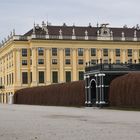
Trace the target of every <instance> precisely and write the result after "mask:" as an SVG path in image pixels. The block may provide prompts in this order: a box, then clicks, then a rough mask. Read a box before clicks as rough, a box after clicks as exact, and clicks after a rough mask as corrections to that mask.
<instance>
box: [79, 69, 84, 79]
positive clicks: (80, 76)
mask: <svg viewBox="0 0 140 140" xmlns="http://www.w3.org/2000/svg"><path fill="white" fill-rule="evenodd" d="M79 80H84V72H83V71H79Z"/></svg>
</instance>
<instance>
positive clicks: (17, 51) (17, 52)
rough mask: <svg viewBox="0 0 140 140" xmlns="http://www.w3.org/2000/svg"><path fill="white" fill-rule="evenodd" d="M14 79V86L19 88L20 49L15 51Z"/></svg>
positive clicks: (20, 81)
mask: <svg viewBox="0 0 140 140" xmlns="http://www.w3.org/2000/svg"><path fill="white" fill-rule="evenodd" d="M15 55H16V56H15V61H16V62H15V66H16V67H15V77H16V86H18V87H20V86H21V83H22V80H21V70H20V67H21V57H20V56H21V49H16V54H15Z"/></svg>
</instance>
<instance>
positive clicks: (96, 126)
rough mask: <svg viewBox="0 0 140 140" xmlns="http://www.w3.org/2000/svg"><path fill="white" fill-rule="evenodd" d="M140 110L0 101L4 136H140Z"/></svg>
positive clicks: (48, 139)
mask: <svg viewBox="0 0 140 140" xmlns="http://www.w3.org/2000/svg"><path fill="white" fill-rule="evenodd" d="M139 139H140V112H135V111H118V110H117V111H116V110H105V109H97V108H74V107H52V106H28V105H2V104H0V140H139Z"/></svg>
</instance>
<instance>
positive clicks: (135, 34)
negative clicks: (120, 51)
mask: <svg viewBox="0 0 140 140" xmlns="http://www.w3.org/2000/svg"><path fill="white" fill-rule="evenodd" d="M134 38H137V31H136V30H135V31H134Z"/></svg>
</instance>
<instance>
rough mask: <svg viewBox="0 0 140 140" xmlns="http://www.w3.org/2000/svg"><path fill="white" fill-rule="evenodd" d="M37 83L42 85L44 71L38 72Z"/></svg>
mask: <svg viewBox="0 0 140 140" xmlns="http://www.w3.org/2000/svg"><path fill="white" fill-rule="evenodd" d="M39 83H44V71H39Z"/></svg>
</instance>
